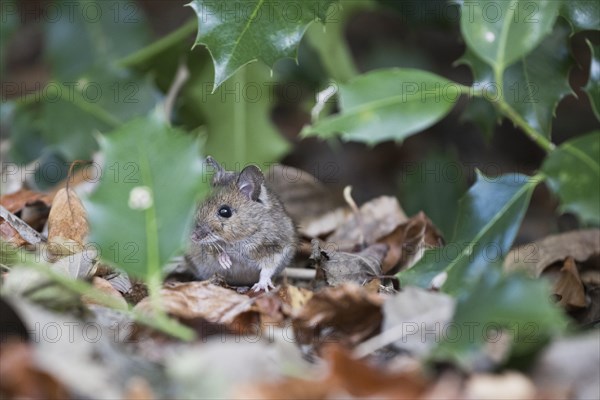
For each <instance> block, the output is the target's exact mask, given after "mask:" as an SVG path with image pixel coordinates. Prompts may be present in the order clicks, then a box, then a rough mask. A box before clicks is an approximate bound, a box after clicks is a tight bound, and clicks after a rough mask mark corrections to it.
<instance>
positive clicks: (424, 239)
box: [378, 211, 444, 274]
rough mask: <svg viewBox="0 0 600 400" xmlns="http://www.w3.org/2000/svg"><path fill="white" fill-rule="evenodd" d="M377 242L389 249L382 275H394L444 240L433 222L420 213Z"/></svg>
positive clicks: (441, 243)
mask: <svg viewBox="0 0 600 400" xmlns="http://www.w3.org/2000/svg"><path fill="white" fill-rule="evenodd" d="M378 242H379V243H385V244H387V245H388V247H389V250H388V253H387V255H386V256H385V259H384V260H383V265H382V271H383V273H384V274H394V273H396V272H398V271H400V270H403V269H407V268H410V267H412V266H413V265H414V264H415V263H416V262H417V261H419V259H420V258H421V257H422V256H423V251H424V250H426V249H429V248H432V247H439V246H441V245H443V244H444V239H443V238H442V234H441V233H440V231H439V230H438V229H437V228H436V227H435V225H433V222H431V220H430V219H429V218H427V216H426V215H425V213H423V212H422V211H421V212H419V213H418V214H417V215H415V216H414V217H411V218H410V219H409V220H408V221H406V222H404V223H403V224H401V225H398V226H397V227H396V229H394V231H393V232H391V233H390V234H388V235H386V236H384V237H382V238H381V239H379V240H378Z"/></svg>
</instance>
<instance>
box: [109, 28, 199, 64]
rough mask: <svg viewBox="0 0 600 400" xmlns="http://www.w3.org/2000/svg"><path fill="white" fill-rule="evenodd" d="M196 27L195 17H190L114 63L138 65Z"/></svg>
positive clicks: (182, 38)
mask: <svg viewBox="0 0 600 400" xmlns="http://www.w3.org/2000/svg"><path fill="white" fill-rule="evenodd" d="M197 28H198V20H197V18H192V19H190V20H189V21H188V22H186V23H185V24H183V25H181V26H180V27H179V28H177V29H176V30H175V31H173V32H171V33H169V34H168V35H166V36H164V37H162V38H160V39H159V40H157V41H155V42H154V43H152V44H151V45H149V46H146V47H144V48H142V49H140V50H138V51H136V52H135V53H133V54H130V55H128V56H126V57H124V58H121V59H120V60H117V62H116V64H117V65H118V66H120V67H125V68H131V67H134V66H136V65H139V64H141V63H143V62H145V61H148V60H149V59H151V58H153V57H154V56H156V55H157V54H160V53H161V52H163V51H164V50H166V49H168V48H169V47H171V46H173V45H175V44H177V43H179V42H180V41H182V40H184V39H185V38H186V37H188V36H189V35H191V34H192V33H194V31H195V30H196V29H197Z"/></svg>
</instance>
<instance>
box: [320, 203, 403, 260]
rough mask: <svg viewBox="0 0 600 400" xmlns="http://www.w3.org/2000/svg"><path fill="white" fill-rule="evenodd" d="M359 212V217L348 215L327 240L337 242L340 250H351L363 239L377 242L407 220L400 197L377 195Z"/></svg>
mask: <svg viewBox="0 0 600 400" xmlns="http://www.w3.org/2000/svg"><path fill="white" fill-rule="evenodd" d="M359 213H360V217H359V218H357V216H356V215H354V214H350V215H348V217H347V218H346V221H345V222H344V223H343V224H342V225H341V226H339V227H338V228H337V229H336V230H335V232H333V234H332V235H331V236H329V237H328V238H327V241H329V242H333V243H335V244H336V245H337V246H338V248H339V249H340V250H351V249H352V248H354V246H356V245H362V244H363V243H361V239H364V242H366V243H368V244H372V243H375V242H376V241H377V240H378V239H380V238H382V237H383V236H385V235H388V234H389V233H391V232H392V231H393V230H394V229H396V227H397V226H398V225H400V224H402V223H404V222H405V221H406V220H407V218H406V215H405V214H404V211H402V208H401V207H400V204H399V203H398V199H396V198H395V197H391V196H381V197H377V198H375V199H373V200H371V201H369V202H367V203H365V204H363V205H362V206H361V207H360V209H359Z"/></svg>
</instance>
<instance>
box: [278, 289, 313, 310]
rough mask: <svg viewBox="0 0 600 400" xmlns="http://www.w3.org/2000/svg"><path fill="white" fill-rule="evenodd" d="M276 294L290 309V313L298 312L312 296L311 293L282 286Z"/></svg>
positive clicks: (306, 290)
mask: <svg viewBox="0 0 600 400" xmlns="http://www.w3.org/2000/svg"><path fill="white" fill-rule="evenodd" d="M278 294H279V296H280V297H281V300H282V301H284V302H285V303H286V304H288V305H289V306H290V307H291V308H292V312H295V311H297V310H300V309H301V308H302V307H303V306H304V305H305V304H306V302H307V301H308V300H310V299H311V298H312V296H313V292H312V291H310V290H308V289H305V288H301V287H296V286H292V285H284V286H283V287H282V288H281V289H280V290H279V292H278Z"/></svg>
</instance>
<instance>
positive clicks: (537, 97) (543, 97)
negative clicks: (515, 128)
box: [503, 21, 575, 138]
mask: <svg viewBox="0 0 600 400" xmlns="http://www.w3.org/2000/svg"><path fill="white" fill-rule="evenodd" d="M569 32H570V29H569V27H568V25H567V24H566V23H565V22H564V21H559V23H557V24H556V26H555V27H554V30H553V31H552V33H551V34H550V35H548V36H547V37H546V38H545V39H544V40H543V41H542V42H541V43H540V45H539V46H538V47H536V48H535V50H533V51H532V52H531V53H529V54H528V55H527V56H525V57H524V58H522V59H521V60H520V61H519V62H517V63H516V64H513V65H512V66H510V67H508V68H507V69H506V70H505V71H504V89H503V91H504V99H505V100H506V102H507V103H508V104H510V105H511V106H512V107H513V109H515V110H516V111H517V112H518V113H519V114H520V115H521V116H522V117H523V118H524V119H525V120H526V121H527V123H528V124H529V125H531V126H532V127H533V128H534V129H535V130H537V131H538V132H542V133H543V134H544V136H546V137H547V138H550V136H551V131H552V119H553V118H554V116H555V114H554V113H555V111H556V107H557V106H558V103H559V102H560V101H561V100H562V98H563V97H565V96H567V95H570V94H572V95H575V93H574V92H573V90H572V89H571V86H570V85H569V70H570V69H571V67H572V66H573V65H574V61H573V58H572V57H571V53H570V50H569Z"/></svg>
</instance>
